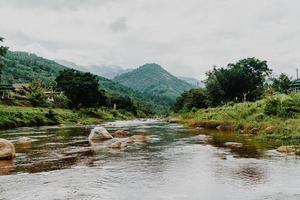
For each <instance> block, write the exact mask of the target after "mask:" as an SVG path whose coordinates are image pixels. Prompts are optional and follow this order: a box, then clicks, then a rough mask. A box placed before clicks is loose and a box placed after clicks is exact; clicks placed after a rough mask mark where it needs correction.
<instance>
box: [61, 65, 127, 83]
mask: <svg viewBox="0 0 300 200" xmlns="http://www.w3.org/2000/svg"><path fill="white" fill-rule="evenodd" d="M56 62H57V63H59V64H61V65H64V66H66V67H69V68H73V69H77V70H80V71H84V72H91V73H93V74H95V75H98V76H102V77H104V78H108V79H113V78H114V77H116V76H118V75H120V74H123V73H126V72H129V71H131V70H130V69H123V68H122V67H119V66H115V65H107V66H106V65H104V66H98V65H90V66H82V65H77V64H75V63H73V62H69V61H65V60H56Z"/></svg>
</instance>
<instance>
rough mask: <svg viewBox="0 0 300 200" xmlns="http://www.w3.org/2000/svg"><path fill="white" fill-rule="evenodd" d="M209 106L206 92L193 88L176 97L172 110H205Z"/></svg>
mask: <svg viewBox="0 0 300 200" xmlns="http://www.w3.org/2000/svg"><path fill="white" fill-rule="evenodd" d="M209 105H210V101H209V97H208V94H207V91H206V90H205V89H202V88H194V89H191V90H190V91H187V92H184V93H183V94H182V95H181V96H179V97H177V100H176V103H175V104H174V106H173V110H174V111H175V112H178V111H180V110H187V111H188V110H191V109H193V108H207V107H208V106H209Z"/></svg>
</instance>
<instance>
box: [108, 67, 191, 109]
mask: <svg viewBox="0 0 300 200" xmlns="http://www.w3.org/2000/svg"><path fill="white" fill-rule="evenodd" d="M113 80H114V81H116V82H119V83H121V84H122V85H124V86H126V87H129V88H132V89H134V90H136V91H140V92H143V93H146V94H149V95H153V96H156V97H157V98H160V99H161V101H164V102H165V103H168V104H172V103H173V102H174V101H175V100H176V97H178V96H179V95H180V94H182V93H183V92H184V91H187V90H190V89H191V88H193V86H192V85H191V84H189V83H187V82H185V81H183V80H180V79H178V78H177V77H175V76H173V75H172V74H170V73H169V72H167V71H166V70H165V69H163V68H162V67H161V66H160V65H157V64H145V65H143V66H141V67H139V68H137V69H135V70H133V71H131V72H128V73H124V74H121V75H119V76H117V77H115V78H114V79H113Z"/></svg>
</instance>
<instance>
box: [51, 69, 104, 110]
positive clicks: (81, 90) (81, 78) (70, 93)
mask: <svg viewBox="0 0 300 200" xmlns="http://www.w3.org/2000/svg"><path fill="white" fill-rule="evenodd" d="M55 81H56V83H57V88H58V89H59V90H61V91H63V92H64V94H65V95H66V96H67V97H68V98H69V99H70V101H71V105H70V106H71V107H74V108H80V107H95V106H102V105H105V104H106V97H105V93H104V91H100V90H99V83H98V79H97V76H95V75H93V74H91V73H83V72H79V71H76V70H74V69H65V70H63V71H61V72H60V73H59V75H58V76H57V78H56V79H55Z"/></svg>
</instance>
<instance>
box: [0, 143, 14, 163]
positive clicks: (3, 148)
mask: <svg viewBox="0 0 300 200" xmlns="http://www.w3.org/2000/svg"><path fill="white" fill-rule="evenodd" d="M15 157H16V150H15V146H14V145H13V144H12V143H11V142H10V141H8V140H5V139H0V160H12V159H13V158H15Z"/></svg>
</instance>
